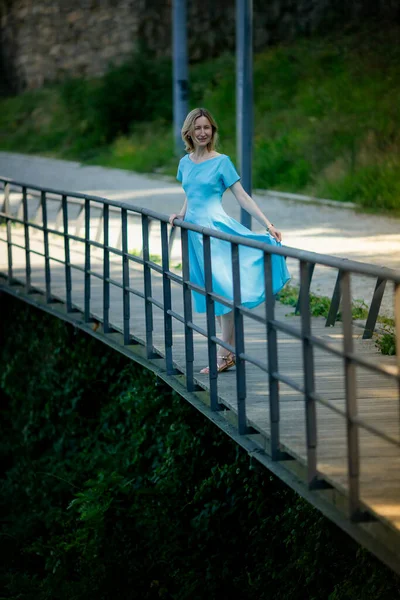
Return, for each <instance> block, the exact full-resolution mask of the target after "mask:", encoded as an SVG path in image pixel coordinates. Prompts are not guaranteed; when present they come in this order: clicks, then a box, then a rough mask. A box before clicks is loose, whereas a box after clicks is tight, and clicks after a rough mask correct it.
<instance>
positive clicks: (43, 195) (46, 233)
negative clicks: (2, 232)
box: [40, 191, 52, 303]
mask: <svg viewBox="0 0 400 600" xmlns="http://www.w3.org/2000/svg"><path fill="white" fill-rule="evenodd" d="M40 203H41V205H42V225H43V245H44V271H45V280H46V302H47V303H50V302H51V301H52V296H51V271H50V252H49V230H48V224H47V200H46V192H44V191H42V192H41V193H40Z"/></svg>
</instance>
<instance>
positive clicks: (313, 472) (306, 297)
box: [300, 260, 317, 488]
mask: <svg viewBox="0 0 400 600" xmlns="http://www.w3.org/2000/svg"><path fill="white" fill-rule="evenodd" d="M309 264H310V263H307V262H305V261H303V260H302V261H300V314H301V335H302V350H303V375H304V401H305V417H306V419H305V420H306V443H307V482H308V486H309V487H310V488H312V486H313V485H315V484H316V482H317V409H316V403H315V400H314V399H313V394H314V392H315V382H314V349H313V346H312V343H311V341H310V339H309V336H311V314H310V278H309V272H310V267H309Z"/></svg>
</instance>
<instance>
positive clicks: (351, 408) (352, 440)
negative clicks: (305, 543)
mask: <svg viewBox="0 0 400 600" xmlns="http://www.w3.org/2000/svg"><path fill="white" fill-rule="evenodd" d="M340 285H341V290H342V315H343V350H344V354H345V357H344V371H345V388H346V428H347V465H348V482H349V513H350V518H351V520H353V521H357V520H359V518H360V481H359V473H360V456H359V432H358V425H357V424H356V423H354V420H353V419H354V418H355V417H357V388H356V366H355V364H354V362H353V360H352V359H351V357H350V356H349V355H350V354H352V353H353V323H352V311H351V290H350V273H348V272H343V273H342V275H341V278H340Z"/></svg>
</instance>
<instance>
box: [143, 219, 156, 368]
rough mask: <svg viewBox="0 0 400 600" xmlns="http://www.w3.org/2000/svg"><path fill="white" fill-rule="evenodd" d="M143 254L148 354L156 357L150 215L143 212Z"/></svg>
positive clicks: (149, 356)
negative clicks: (150, 258)
mask: <svg viewBox="0 0 400 600" xmlns="http://www.w3.org/2000/svg"><path fill="white" fill-rule="evenodd" d="M142 256H143V286H144V310H145V323H146V356H147V358H154V356H155V353H154V348H153V304H152V302H151V300H149V299H150V298H151V293H152V291H151V287H152V286H151V268H150V267H149V265H148V264H147V261H148V260H149V256H150V249H149V217H148V216H147V215H144V214H142Z"/></svg>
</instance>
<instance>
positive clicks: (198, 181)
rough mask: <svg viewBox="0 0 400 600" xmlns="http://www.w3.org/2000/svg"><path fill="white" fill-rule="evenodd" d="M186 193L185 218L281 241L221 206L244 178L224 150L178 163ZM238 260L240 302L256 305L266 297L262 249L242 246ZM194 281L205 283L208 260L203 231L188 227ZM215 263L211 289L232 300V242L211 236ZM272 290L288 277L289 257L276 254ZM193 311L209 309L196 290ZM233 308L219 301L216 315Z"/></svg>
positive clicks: (250, 236)
mask: <svg viewBox="0 0 400 600" xmlns="http://www.w3.org/2000/svg"><path fill="white" fill-rule="evenodd" d="M177 179H178V181H180V182H182V185H183V189H184V190H185V193H186V197H187V210H186V214H185V218H184V220H185V221H186V222H187V223H195V224H196V225H200V226H202V227H210V228H211V229H218V230H219V231H223V232H224V233H227V234H232V235H240V236H243V237H244V238H247V239H251V240H257V241H259V242H264V243H266V244H271V245H273V246H280V245H281V244H280V243H279V242H277V241H276V240H275V238H273V237H272V236H271V235H269V234H267V233H265V234H256V233H253V232H252V231H251V230H250V229H247V227H244V225H241V224H240V223H239V222H238V221H236V220H235V219H232V218H231V217H230V216H229V215H227V214H226V212H225V211H224V209H223V208H222V194H223V193H224V192H225V190H226V189H227V188H228V187H230V186H231V185H233V184H234V183H235V182H236V181H238V180H239V179H240V177H239V175H238V173H237V171H236V169H235V167H234V166H233V164H232V162H231V160H230V158H229V157H228V156H226V155H225V154H220V155H219V156H216V157H214V158H210V159H208V160H206V161H204V162H201V163H194V162H193V161H192V160H191V159H190V158H189V155H188V154H187V155H186V156H184V157H183V158H182V159H181V160H180V162H179V167H178V173H177ZM239 264H240V281H241V299H242V304H243V305H244V306H247V307H248V308H253V307H254V306H257V305H258V304H260V303H261V302H264V300H265V284H264V260H263V252H262V251H261V250H256V249H254V248H247V247H245V246H239ZM189 265H190V281H192V282H193V283H195V284H197V285H200V286H203V287H204V258H203V239H202V235H201V234H199V233H196V232H194V231H189ZM211 265H212V285H213V292H215V293H216V294H219V295H221V296H223V297H225V298H228V299H229V300H233V285H232V263H231V247H230V244H229V243H228V242H225V241H223V240H218V239H215V238H211ZM272 279H273V293H274V294H277V293H278V292H279V290H281V289H282V287H283V286H284V285H285V283H286V282H287V281H288V280H289V279H290V275H289V272H288V270H287V267H286V262H285V259H284V258H283V257H282V256H278V255H276V254H273V255H272ZM193 302H194V310H195V311H196V312H198V313H203V312H206V301H205V297H204V296H202V295H201V294H199V293H198V292H193ZM230 310H231V309H230V308H228V307H227V306H224V305H223V304H220V303H219V302H216V303H215V314H216V315H223V314H225V313H228V312H230Z"/></svg>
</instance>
